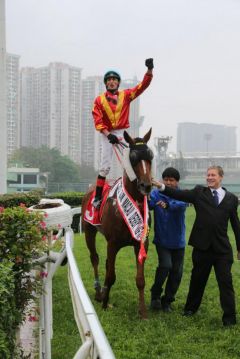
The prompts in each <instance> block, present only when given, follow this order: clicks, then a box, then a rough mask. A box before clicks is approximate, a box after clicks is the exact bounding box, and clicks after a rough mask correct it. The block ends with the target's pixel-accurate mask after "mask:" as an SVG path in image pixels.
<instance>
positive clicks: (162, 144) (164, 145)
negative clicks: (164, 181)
mask: <svg viewBox="0 0 240 359" xmlns="http://www.w3.org/2000/svg"><path fill="white" fill-rule="evenodd" d="M171 140H172V136H162V137H155V138H154V145H155V148H156V150H157V158H156V167H157V168H156V174H157V176H158V177H159V178H161V174H162V171H163V169H164V167H166V165H167V163H168V161H167V149H168V144H169V142H170V141H171Z"/></svg>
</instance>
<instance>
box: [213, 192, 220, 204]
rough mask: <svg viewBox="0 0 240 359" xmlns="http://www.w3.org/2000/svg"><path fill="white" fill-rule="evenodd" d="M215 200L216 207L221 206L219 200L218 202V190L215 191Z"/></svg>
mask: <svg viewBox="0 0 240 359" xmlns="http://www.w3.org/2000/svg"><path fill="white" fill-rule="evenodd" d="M213 200H214V203H215V206H216V207H217V206H218V205H219V200H218V193H217V191H216V190H214V191H213Z"/></svg>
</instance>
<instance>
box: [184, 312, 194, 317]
mask: <svg viewBox="0 0 240 359" xmlns="http://www.w3.org/2000/svg"><path fill="white" fill-rule="evenodd" d="M195 313H196V312H194V310H184V312H183V316H184V317H192V316H193V315H194V314H195Z"/></svg>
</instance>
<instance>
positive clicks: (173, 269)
mask: <svg viewBox="0 0 240 359" xmlns="http://www.w3.org/2000/svg"><path fill="white" fill-rule="evenodd" d="M156 250H157V254H158V267H157V269H156V273H155V280H154V283H153V286H152V288H151V296H152V299H160V296H161V294H162V292H163V284H164V283H165V281H166V280H167V282H166V286H165V292H164V295H163V297H162V302H164V303H165V304H170V303H171V302H173V301H174V300H175V295H176V293H177V290H178V288H179V285H180V283H181V279H182V274H183V261H184V248H180V249H168V248H163V247H160V246H158V245H156Z"/></svg>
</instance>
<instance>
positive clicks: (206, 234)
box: [162, 186, 240, 254]
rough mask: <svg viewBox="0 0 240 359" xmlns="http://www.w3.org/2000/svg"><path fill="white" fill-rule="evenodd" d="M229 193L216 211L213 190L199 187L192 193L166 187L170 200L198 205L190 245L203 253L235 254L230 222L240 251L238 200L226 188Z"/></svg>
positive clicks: (165, 191) (191, 191) (165, 192)
mask: <svg viewBox="0 0 240 359" xmlns="http://www.w3.org/2000/svg"><path fill="white" fill-rule="evenodd" d="M223 189H224V190H225V191H226V193H225V196H224V198H223V200H222V201H221V203H220V204H219V205H218V206H217V207H216V205H215V203H214V200H213V195H212V193H211V190H210V188H208V187H204V186H196V187H195V188H193V189H191V190H175V189H173V188H170V187H167V186H166V187H165V190H164V191H163V192H162V193H164V194H166V195H167V196H169V197H173V198H176V199H178V200H180V201H184V202H190V203H192V204H193V205H194V208H195V211H196V218H195V222H194V224H193V228H192V231H191V234H190V238H189V244H190V245H192V246H193V247H194V248H197V249H199V250H207V249H208V248H209V247H212V248H213V249H214V251H215V252H217V253H226V254H227V253H229V254H230V253H232V247H231V244H230V242H229V238H228V234H227V230H228V222H229V220H230V223H231V226H232V229H233V232H234V235H235V240H236V246H237V249H238V251H240V221H239V218H238V213H237V207H238V198H237V197H236V196H235V195H234V194H233V193H231V192H228V191H227V190H226V189H225V188H223Z"/></svg>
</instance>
